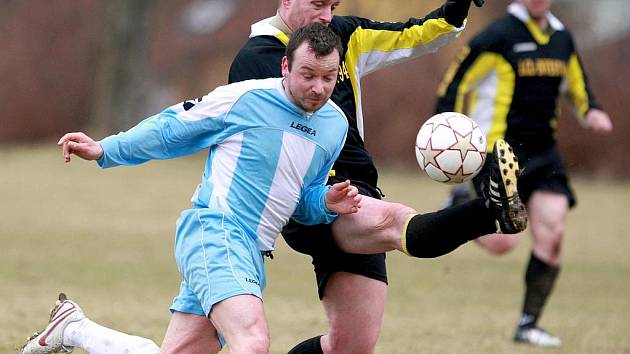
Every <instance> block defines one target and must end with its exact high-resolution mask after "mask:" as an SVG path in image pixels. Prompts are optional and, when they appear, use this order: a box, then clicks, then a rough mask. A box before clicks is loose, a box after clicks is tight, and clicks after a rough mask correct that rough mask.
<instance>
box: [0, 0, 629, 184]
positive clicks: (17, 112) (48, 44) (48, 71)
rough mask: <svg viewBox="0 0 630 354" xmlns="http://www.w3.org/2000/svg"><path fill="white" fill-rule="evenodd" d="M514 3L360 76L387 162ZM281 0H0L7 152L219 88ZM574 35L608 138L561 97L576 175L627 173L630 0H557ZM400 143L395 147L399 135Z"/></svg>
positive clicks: (395, 10) (368, 8) (377, 151)
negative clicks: (475, 43)
mask: <svg viewBox="0 0 630 354" xmlns="http://www.w3.org/2000/svg"><path fill="white" fill-rule="evenodd" d="M508 3H509V2H508V1H497V0H488V1H487V4H486V6H484V8H483V9H477V8H473V9H472V10H471V14H470V17H469V25H468V28H467V30H466V31H465V33H464V34H463V35H462V38H461V40H459V41H457V42H456V43H455V44H451V45H449V46H447V47H445V48H444V49H442V50H440V51H439V52H438V53H437V54H434V55H429V56H425V57H423V58H421V59H419V60H415V61H412V62H410V63H407V64H404V65H398V66H394V67H392V68H389V69H386V70H382V71H380V72H377V73H375V74H373V75H371V76H368V77H367V78H366V80H365V83H364V87H365V97H364V102H365V109H364V112H365V125H366V143H367V146H368V148H369V149H370V151H371V152H372V153H373V154H374V156H375V159H376V162H377V164H378V165H380V166H381V167H387V166H395V167H404V166H406V167H411V168H416V167H415V166H416V165H415V161H414V154H413V152H412V151H413V149H412V147H413V142H414V139H415V133H416V131H417V128H418V127H419V126H420V125H421V124H422V122H424V120H426V118H428V117H429V116H431V115H432V114H433V107H434V103H435V91H436V87H437V84H438V82H439V80H440V78H441V75H442V74H443V72H444V71H445V69H446V67H447V65H448V64H449V62H450V60H451V58H452V57H453V55H454V54H455V53H456V51H457V50H458V49H459V48H460V47H461V46H462V45H464V44H465V43H466V42H467V40H468V39H469V38H470V37H471V36H472V35H473V34H475V33H476V32H477V31H478V30H480V29H481V28H482V27H483V26H485V25H486V24H487V23H488V22H489V21H491V20H492V19H494V18H496V17H497V16H500V15H502V14H503V13H504V12H505V7H506V6H507V4H508ZM440 4H441V1H434V0H426V1H416V0H413V1H411V0H409V1H405V0H396V1H379V0H344V1H342V6H341V7H340V8H339V9H338V12H337V13H338V14H353V15H361V16H365V17H369V18H374V19H380V20H387V21H398V20H406V18H407V17H409V16H410V15H414V16H421V15H423V14H425V13H427V12H428V11H430V10H432V9H433V8H435V7H437V6H439V5H440ZM276 7H277V0H256V1H244V0H134V1H127V0H110V1H104V0H76V1H71V2H69V1H59V0H51V1H47V2H46V5H45V6H43V5H42V2H41V1H37V0H2V1H0V52H1V53H2V54H1V55H0V77H2V80H1V81H0V107H2V111H3V113H2V115H0V149H1V148H5V147H7V146H15V144H16V143H20V144H31V143H37V142H48V141H52V139H54V138H57V137H58V136H60V134H62V133H64V132H66V131H76V130H84V131H87V132H89V133H91V134H93V135H94V136H95V137H100V136H104V135H107V134H110V133H115V132H118V131H121V130H126V129H127V128H129V127H131V126H132V125H134V124H135V123H137V122H138V121H139V120H140V119H142V118H143V117H145V116H147V115H150V114H153V113H156V112H158V111H159V110H161V109H162V108H164V107H166V106H169V105H171V104H173V103H175V102H179V101H181V100H183V99H187V98H191V97H197V96H200V95H203V94H204V93H206V92H208V91H209V90H211V89H213V88H214V87H216V86H218V85H221V84H224V83H225V82H226V80H227V71H228V68H229V64H230V62H231V59H232V58H233V57H234V55H235V54H236V52H237V50H238V48H239V47H240V46H241V45H242V44H243V43H244V42H245V41H246V39H247V36H248V34H249V25H250V24H251V23H252V22H254V21H256V20H258V19H260V18H262V17H266V16H268V15H272V14H273V13H274V11H275V9H276ZM554 12H555V13H556V15H557V16H558V17H560V19H561V20H563V22H565V24H566V25H567V26H568V27H569V28H570V29H571V30H572V31H573V33H574V36H575V38H576V42H577V44H578V48H579V50H580V52H581V54H582V57H583V61H584V63H585V66H586V69H587V74H588V75H589V79H590V81H591V85H592V87H593V89H594V92H595V94H596V95H597V97H598V99H599V101H600V102H601V103H602V104H603V106H604V108H605V109H606V110H607V111H608V112H609V114H610V115H611V117H612V119H613V122H614V124H615V132H614V134H612V135H610V136H607V137H597V136H593V135H591V134H590V133H589V132H588V131H586V130H584V129H582V128H581V127H580V126H579V124H578V123H577V120H576V119H575V117H574V116H573V115H572V112H571V110H570V109H568V108H567V107H566V106H564V109H563V112H562V116H561V118H560V120H559V129H558V138H559V141H560V147H561V150H562V151H563V152H564V154H565V157H566V162H567V164H568V167H569V169H570V170H571V171H573V172H577V173H580V174H584V175H587V176H599V177H606V178H611V177H612V178H628V177H630V154H628V153H626V151H628V150H630V139H628V137H627V133H628V132H630V120H628V119H627V112H628V111H629V109H630V103H629V102H628V99H627V98H628V91H626V87H625V85H626V84H627V82H628V79H630V65H628V64H630V22H628V21H627V16H628V14H630V2H628V1H627V0H598V1H595V0H556V1H555V3H554ZM394 141H395V142H399V143H392V142H394Z"/></svg>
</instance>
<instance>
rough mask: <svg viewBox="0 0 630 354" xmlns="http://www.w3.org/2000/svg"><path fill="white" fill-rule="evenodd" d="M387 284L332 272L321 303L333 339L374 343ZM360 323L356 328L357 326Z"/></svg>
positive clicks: (379, 324) (379, 326)
mask: <svg viewBox="0 0 630 354" xmlns="http://www.w3.org/2000/svg"><path fill="white" fill-rule="evenodd" d="M386 300H387V284H386V283H385V282H383V281H380V280H376V279H372V278H368V277H365V276H362V275H358V274H352V273H347V272H336V273H334V274H333V275H332V276H331V277H330V279H329V280H328V283H327V285H326V289H325V291H324V297H323V299H322V302H323V304H324V309H325V311H326V315H327V317H328V321H329V327H330V328H329V334H330V335H331V336H333V337H335V336H336V337H344V336H346V337H351V338H352V337H354V338H363V340H368V341H370V339H371V340H372V341H374V343H375V341H376V339H377V338H378V334H379V332H380V329H381V322H382V321H383V312H384V309H385V302H386ZM358 324H360V325H358Z"/></svg>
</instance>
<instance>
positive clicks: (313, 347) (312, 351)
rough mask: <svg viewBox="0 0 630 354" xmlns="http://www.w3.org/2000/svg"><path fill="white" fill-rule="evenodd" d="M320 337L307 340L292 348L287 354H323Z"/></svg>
mask: <svg viewBox="0 0 630 354" xmlns="http://www.w3.org/2000/svg"><path fill="white" fill-rule="evenodd" d="M321 337H322V336H317V337H313V338H309V339H307V340H305V341H303V342H302V343H300V344H298V345H296V346H295V347H293V349H291V350H290V351H289V352H288V353H287V354H324V350H323V349H322V344H321Z"/></svg>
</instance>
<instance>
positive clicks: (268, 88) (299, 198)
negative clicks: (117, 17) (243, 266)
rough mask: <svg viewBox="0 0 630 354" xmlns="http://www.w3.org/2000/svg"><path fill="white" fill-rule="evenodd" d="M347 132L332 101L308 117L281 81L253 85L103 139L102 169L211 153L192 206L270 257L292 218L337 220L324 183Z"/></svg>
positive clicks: (222, 91) (229, 88)
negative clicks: (223, 220) (237, 230)
mask: <svg viewBox="0 0 630 354" xmlns="http://www.w3.org/2000/svg"><path fill="white" fill-rule="evenodd" d="M347 129H348V123H347V120H346V119H345V116H344V115H343V113H342V111H341V109H339V108H338V107H337V106H336V105H335V104H334V103H332V102H331V101H328V103H327V104H326V105H324V106H323V107H322V108H321V109H320V110H318V111H317V112H315V113H306V112H304V110H302V109H301V108H299V107H297V106H296V105H294V104H293V103H292V102H291V101H290V100H289V99H288V98H287V96H286V94H285V92H284V88H283V86H282V78H273V79H265V80H250V81H243V82H239V83H235V84H231V85H226V86H221V87H218V88H217V89H215V90H214V91H212V92H210V93H209V94H208V95H206V96H203V97H200V98H198V99H195V100H192V101H185V102H182V103H180V104H177V105H174V106H172V107H170V108H168V109H166V110H164V111H163V112H161V113H160V114H157V115H155V116H152V117H149V118H147V119H145V120H144V121H142V122H141V123H139V124H138V125H137V126H135V127H133V128H132V129H130V130H129V131H127V132H123V133H120V134H118V135H113V136H110V137H107V138H105V139H103V140H102V141H100V144H101V145H102V147H103V150H104V155H103V157H102V158H101V159H100V160H99V161H98V164H99V165H100V166H101V167H103V168H107V167H113V166H118V165H136V164H140V163H143V162H146V161H149V160H153V159H168V158H174V157H179V156H184V155H188V154H192V153H195V152H198V151H200V150H202V149H206V148H209V149H210V152H209V155H208V159H207V161H206V167H205V171H204V174H203V178H202V181H201V183H200V184H199V186H198V187H197V190H196V191H195V193H194V195H193V197H192V202H193V206H194V207H195V208H208V209H210V211H211V212H213V213H214V212H216V213H220V214H222V215H225V216H227V217H228V218H229V219H230V220H232V221H233V222H236V223H238V224H240V226H241V227H242V228H243V230H244V231H245V232H247V233H248V234H249V235H251V237H254V238H255V239H256V240H257V244H258V246H259V248H260V250H261V251H266V250H272V249H273V245H274V242H275V239H276V237H277V236H278V234H279V233H280V231H281V229H282V227H283V226H284V225H285V224H286V223H287V222H288V220H289V218H290V217H293V218H294V219H295V220H297V221H298V222H300V223H303V224H320V223H330V222H332V221H333V220H334V219H335V217H336V214H334V213H331V212H330V211H328V210H327V208H326V205H325V192H326V191H327V190H328V189H329V187H327V186H325V185H324V184H325V182H326V180H327V178H328V174H329V172H330V170H331V168H332V164H333V162H334V161H335V159H336V158H337V156H338V155H339V152H340V151H341V148H342V146H343V143H344V140H345V137H346V133H347Z"/></svg>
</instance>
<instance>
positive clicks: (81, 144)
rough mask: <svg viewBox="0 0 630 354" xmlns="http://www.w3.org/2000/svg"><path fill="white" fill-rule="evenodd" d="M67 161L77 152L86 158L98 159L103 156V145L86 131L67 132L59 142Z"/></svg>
mask: <svg viewBox="0 0 630 354" xmlns="http://www.w3.org/2000/svg"><path fill="white" fill-rule="evenodd" d="M57 145H59V146H61V152H62V154H63V158H64V161H65V162H70V155H72V154H75V155H77V156H79V157H80V158H82V159H84V160H98V159H100V158H101V157H103V147H101V144H99V143H97V142H96V141H94V140H93V139H92V138H90V137H89V136H87V135H85V134H84V133H81V132H78V133H67V134H66V135H64V136H62V137H61V139H59V141H58V142H57Z"/></svg>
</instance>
